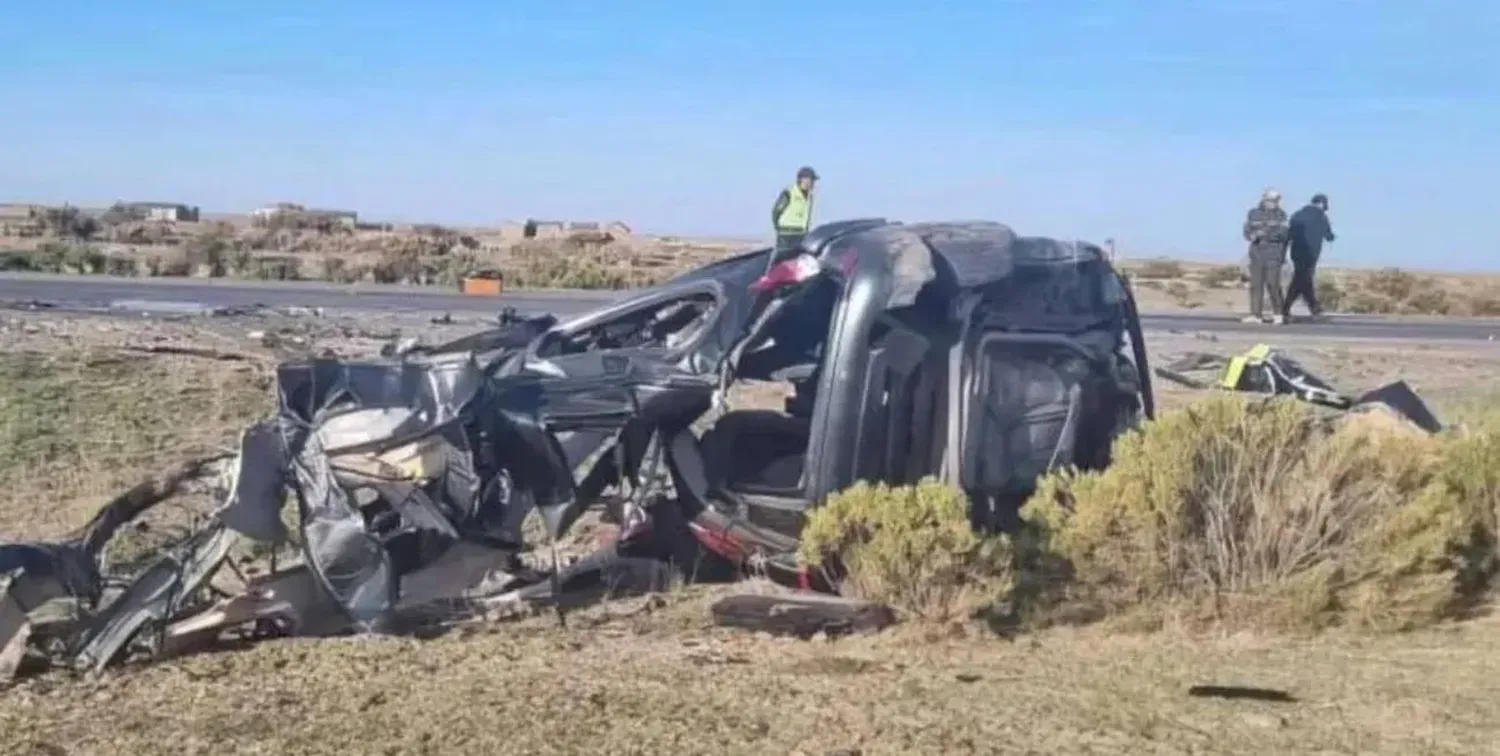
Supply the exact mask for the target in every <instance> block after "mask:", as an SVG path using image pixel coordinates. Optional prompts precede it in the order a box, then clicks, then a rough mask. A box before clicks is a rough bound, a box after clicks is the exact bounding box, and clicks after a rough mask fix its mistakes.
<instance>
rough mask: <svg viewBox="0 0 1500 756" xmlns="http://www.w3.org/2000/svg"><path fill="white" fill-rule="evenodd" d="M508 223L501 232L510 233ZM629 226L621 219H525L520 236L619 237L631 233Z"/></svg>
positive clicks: (528, 237) (533, 237)
mask: <svg viewBox="0 0 1500 756" xmlns="http://www.w3.org/2000/svg"><path fill="white" fill-rule="evenodd" d="M510 225H511V224H508V225H507V226H505V227H502V233H504V234H506V235H507V236H508V235H509V234H510V233H511V231H510ZM631 233H632V232H631V230H630V226H629V225H627V224H625V223H624V222H622V221H559V220H537V219H535V218H533V219H530V220H528V221H526V223H525V225H524V226H522V227H521V236H522V238H526V239H566V238H573V237H577V238H586V239H605V240H608V239H621V238H624V237H627V236H630V235H631Z"/></svg>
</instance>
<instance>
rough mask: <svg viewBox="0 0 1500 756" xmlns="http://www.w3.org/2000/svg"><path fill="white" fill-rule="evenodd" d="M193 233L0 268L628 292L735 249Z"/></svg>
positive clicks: (134, 238) (23, 258)
mask: <svg viewBox="0 0 1500 756" xmlns="http://www.w3.org/2000/svg"><path fill="white" fill-rule="evenodd" d="M191 225H192V226H193V228H192V230H191V231H186V232H184V233H176V234H169V235H166V236H162V237H161V238H157V237H156V236H147V235H143V234H135V233H126V234H124V235H123V236H120V235H117V236H119V238H120V239H123V241H112V242H98V241H79V240H64V239H56V238H42V239H29V240H16V241H12V242H10V243H0V270H22V271H37V272H48V273H73V274H79V275H90V274H110V275H125V276H141V277H183V276H196V277H203V278H225V277H227V278H245V279H259V280H302V279H308V280H326V281H334V282H340V283H350V282H357V281H371V282H377V283H414V284H433V285H443V286H451V285H455V284H456V283H457V282H458V280H459V279H460V278H462V277H463V276H464V275H466V274H468V273H471V272H474V271H478V270H483V269H491V268H494V269H499V270H501V271H503V272H504V273H505V275H506V278H507V284H508V285H510V286H514V287H518V288H574V289H623V288H630V287H639V286H649V285H652V284H656V283H660V282H662V281H665V280H667V279H668V278H671V277H673V276H675V275H677V274H679V273H681V272H683V271H686V270H689V269H691V268H693V267H697V266H698V265H701V264H703V263H705V262H708V261H710V260H713V259H717V258H720V257H723V256H725V255H726V254H728V253H729V252H730V249H731V248H729V247H726V246H724V245H722V244H694V243H690V242H681V241H672V240H661V239H650V238H629V239H622V240H611V239H607V238H605V239H587V238H565V239H555V240H527V241H522V242H504V243H500V242H490V243H481V241H480V240H479V239H478V238H476V237H474V236H470V235H467V234H463V233H459V232H456V231H452V230H449V229H444V228H440V227H435V226H432V227H422V228H419V229H415V230H412V231H406V232H385V231H380V232H348V231H342V230H340V231H335V232H314V231H295V230H286V229H264V228H247V229H241V228H236V227H233V226H230V225H228V224H222V223H208V224H191ZM156 230H157V231H160V229H159V228H157V229H156Z"/></svg>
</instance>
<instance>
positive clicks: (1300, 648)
mask: <svg viewBox="0 0 1500 756" xmlns="http://www.w3.org/2000/svg"><path fill="white" fill-rule="evenodd" d="M111 357H112V355H111V354H110V353H109V352H107V351H103V350H96V351H71V352H67V353H64V354H60V355H57V356H53V357H47V356H44V355H39V354H18V353H7V354H4V355H0V401H3V402H4V404H0V408H3V409H0V423H3V427H4V429H5V431H4V435H3V436H0V453H3V454H4V457H3V459H4V460H6V461H5V462H3V463H0V476H5V477H4V480H3V482H4V483H5V484H6V486H5V494H4V495H3V496H0V533H4V534H5V536H6V537H14V536H16V535H19V534H25V535H55V534H57V533H59V532H62V531H64V530H67V529H69V528H71V527H73V526H75V525H77V524H78V523H79V522H81V521H82V519H83V518H84V517H85V516H86V515H87V514H88V513H89V512H91V511H92V507H93V506H94V505H96V504H97V503H98V501H99V499H100V498H101V497H102V496H103V495H105V494H107V493H112V492H114V490H115V486H116V485H118V483H121V482H128V481H133V480H134V479H135V477H136V475H138V474H139V473H140V472H143V471H145V470H147V469H151V468H154V467H156V466H157V464H158V463H160V462H162V461H165V459H166V458H170V457H173V456H175V454H176V453H177V452H178V451H179V450H183V449H186V448H190V447H195V446H198V445H202V444H213V443H216V442H217V441H218V440H219V439H221V438H224V437H226V436H225V434H226V433H227V432H229V431H231V430H232V429H234V428H238V427H239V426H240V425H241V424H242V423H243V422H244V421H245V420H248V419H249V418H251V417H254V416H258V415H259V414H260V413H261V412H263V411H264V410H265V409H267V408H269V406H270V404H269V397H268V396H267V395H266V394H265V390H264V384H263V383H262V382H261V381H262V380H263V379H262V378H261V377H259V376H258V375H256V374H255V373H254V371H249V370H245V371H241V370H240V369H238V368H236V367H235V366H232V365H227V364H225V363H218V362H211V361H205V360H198V359H192V358H180V359H166V358H158V359H155V360H151V361H139V360H128V361H125V362H107V361H104V362H101V361H100V359H101V358H111ZM757 391H758V392H759V393H757V394H756V397H759V398H760V399H764V398H765V397H770V396H771V395H772V394H773V393H774V392H773V391H772V390H771V389H770V388H767V387H757ZM760 394H764V395H765V397H760ZM746 401H750V399H748V398H747V399H746ZM1477 401H1478V400H1476V402H1477ZM1485 409H1488V408H1485V407H1483V406H1482V405H1480V404H1476V410H1475V412H1474V414H1473V415H1472V417H1473V418H1474V419H1475V422H1474V423H1472V424H1473V425H1474V426H1475V427H1476V428H1477V427H1480V425H1481V423H1480V422H1478V420H1479V419H1480V418H1482V417H1483V416H1484V415H1485V414H1486V413H1485V412H1484V411H1482V410H1485ZM1272 419H1275V418H1272ZM1268 422H1270V421H1269V420H1268ZM1277 422H1281V421H1279V420H1278V421H1277ZM1271 427H1272V429H1277V428H1279V429H1281V430H1283V431H1285V432H1287V433H1291V432H1292V431H1293V430H1295V428H1296V426H1295V424H1291V425H1279V424H1276V423H1272V424H1271ZM53 429H55V430H53ZM64 431H66V432H64ZM1361 432H1367V433H1369V434H1370V435H1372V436H1374V437H1375V438H1376V439H1385V440H1386V442H1389V443H1396V444H1406V443H1409V442H1408V441H1406V440H1403V436H1401V434H1399V433H1397V434H1387V433H1385V431H1383V430H1380V429H1377V428H1366V429H1365V430H1364V431H1361ZM1411 443H1415V442H1411ZM1433 443H1434V444H1435V445H1437V446H1438V447H1440V449H1441V450H1442V451H1440V452H1438V453H1437V455H1436V456H1437V458H1438V460H1439V461H1443V460H1446V462H1445V463H1444V464H1438V465H1437V466H1436V467H1426V466H1425V465H1426V463H1422V464H1421V465H1418V464H1416V463H1413V462H1408V461H1403V460H1395V461H1389V462H1381V461H1379V460H1376V461H1374V462H1371V461H1368V460H1367V461H1366V462H1364V463H1361V464H1371V465H1376V466H1377V467H1379V466H1382V465H1384V466H1387V467H1390V468H1393V469H1400V468H1405V467H1421V468H1422V470H1421V471H1419V472H1421V475H1422V476H1427V477H1426V479H1427V484H1426V485H1425V486H1422V487H1421V489H1422V490H1424V491H1429V492H1433V493H1432V494H1431V495H1433V496H1434V497H1437V498H1443V497H1449V496H1458V497H1460V498H1463V499H1464V500H1469V501H1475V500H1479V499H1480V498H1482V496H1483V495H1485V492H1488V493H1489V494H1490V495H1493V492H1494V489H1493V488H1492V487H1491V486H1492V482H1493V477H1486V475H1485V474H1484V471H1486V470H1489V471H1494V470H1496V469H1497V468H1496V467H1495V466H1493V465H1491V466H1489V467H1485V466H1484V464H1483V463H1482V460H1485V459H1489V460H1493V456H1491V455H1493V453H1494V449H1493V448H1492V447H1486V446H1484V445H1482V444H1473V445H1466V446H1465V445H1460V446H1449V442H1448V441H1446V440H1444V441H1434V442H1433ZM1402 450H1403V451H1409V447H1406V446H1403V447H1402ZM1178 452H1179V453H1178V456H1181V454H1180V450H1178ZM1402 456H1404V455H1402ZM1412 456H1413V458H1415V457H1416V456H1417V455H1412ZM1320 459H1324V458H1320ZM1285 464H1287V465H1288V467H1286V468H1278V469H1290V470H1293V471H1294V472H1295V471H1296V470H1298V469H1299V468H1298V467H1297V466H1296V465H1295V464H1292V460H1288V461H1286V463H1285ZM1434 464H1436V463H1434ZM1136 469H1139V468H1136ZM1149 469H1155V470H1156V471H1157V472H1156V473H1150V474H1148V475H1146V476H1144V477H1142V478H1137V480H1138V482H1140V483H1141V485H1145V484H1146V482H1147V481H1154V480H1165V479H1166V478H1167V477H1168V476H1170V475H1171V474H1172V473H1173V471H1174V470H1175V469H1176V468H1174V467H1172V466H1171V465H1166V466H1163V467H1160V468H1148V470H1149ZM1361 469H1363V468H1361ZM1382 469H1384V468H1382ZM1423 471H1425V472H1423ZM1158 475H1159V476H1161V477H1160V478H1158V477H1157V476H1158ZM40 486H47V487H46V488H42V487H40ZM1101 490H1102V489H1101ZM1119 490H1120V491H1122V492H1123V491H1125V490H1126V489H1119ZM1326 490H1328V491H1330V492H1331V491H1333V488H1332V487H1331V486H1330V487H1329V488H1328V489H1326ZM931 493H932V496H930V497H928V498H925V499H913V498H912V497H911V496H910V495H909V494H907V493H904V492H902V493H898V492H891V493H890V494H888V495H885V496H883V497H882V498H880V499H879V500H880V501H883V502H885V503H886V504H888V505H891V504H897V503H900V502H907V503H911V502H913V501H916V502H918V503H921V502H924V501H925V502H927V503H928V504H929V505H930V506H927V507H925V509H926V510H927V511H928V512H936V513H946V514H945V515H943V516H941V517H938V518H935V519H933V520H930V522H932V523H938V526H936V527H928V528H927V529H926V530H927V532H928V533H929V534H930V535H933V536H937V535H940V534H944V533H947V534H949V535H951V536H953V537H943V538H935V540H934V541H933V542H934V543H935V544H937V546H938V547H939V548H938V552H937V553H939V554H942V555H946V556H947V557H951V556H953V555H955V554H959V555H962V554H971V553H974V552H971V551H967V550H966V548H965V546H966V543H967V542H965V541H963V540H961V539H959V538H958V537H957V536H958V535H959V534H960V533H961V532H962V531H959V530H950V529H949V528H947V527H946V526H942V525H941V524H940V523H943V522H949V523H951V522H952V521H953V519H954V518H953V517H952V516H951V515H953V514H954V513H953V512H952V511H951V510H952V506H951V504H952V501H953V499H952V497H951V496H943V495H939V493H940V492H936V491H933V492H931ZM1074 493H1075V494H1076V493H1077V491H1075V492H1074ZM1330 495H1331V494H1330ZM1122 496H1123V493H1122ZM850 500H851V501H852V497H851V499H850ZM1224 500H1225V501H1231V500H1233V497H1227V496H1226V498H1225V499H1224ZM1289 500H1290V499H1289ZM1098 501H1099V502H1100V503H1101V504H1102V503H1103V502H1104V497H1099V498H1098ZM1122 502H1124V499H1123V498H1117V499H1114V500H1113V501H1110V502H1109V503H1110V505H1112V506H1116V507H1118V506H1120V505H1121V504H1122ZM1491 505H1492V506H1493V502H1491ZM918 509H919V513H917V514H906V515H903V513H901V512H899V511H896V512H890V513H889V514H890V515H891V516H894V517H895V518H896V519H897V520H898V521H899V520H900V519H901V518H902V517H905V518H906V520H907V521H908V522H912V523H921V522H923V519H922V516H921V515H920V510H921V509H923V508H920V507H919V508H918ZM1434 509H1441V507H1436V505H1429V504H1419V505H1418V506H1417V507H1415V508H1414V509H1413V511H1414V512H1418V513H1421V512H1429V511H1433V510H1434ZM1416 519H1418V520H1421V521H1418V522H1410V521H1403V522H1407V524H1409V525H1412V526H1413V528H1412V532H1418V533H1438V532H1443V529H1442V528H1440V527H1437V526H1435V525H1434V524H1432V523H1429V522H1426V521H1425V520H1424V519H1422V518H1416ZM1386 532H1394V531H1386ZM872 536H873V534H872ZM873 540H874V539H873V538H871V539H867V542H873ZM1417 552H1418V553H1422V552H1421V550H1420V549H1419V550H1417ZM1404 553H1407V554H1410V553H1412V552H1411V551H1410V550H1408V551H1407V552H1404ZM1392 554H1393V557H1394V556H1399V555H1398V554H1396V552H1392ZM912 556H913V555H908V556H907V557H906V558H912ZM917 562H918V563H921V560H917ZM1418 562H1421V563H1422V564H1426V563H1425V562H1422V560H1418ZM892 582H897V581H892ZM711 597H712V594H710V593H706V592H705V591H704V590H701V589H693V590H683V591H679V592H674V593H673V594H671V595H670V596H668V597H666V598H664V599H656V600H654V601H642V602H636V603H630V604H625V603H617V604H612V605H608V606H605V607H600V608H598V609H596V610H591V611H586V612H581V613H579V614H577V615H575V616H574V617H573V618H572V621H571V622H570V625H569V627H568V628H559V627H557V626H556V625H555V624H554V622H553V621H552V620H550V619H548V618H533V619H529V620H525V621H522V622H519V623H513V624H495V625H488V626H482V627H474V628H468V629H465V630H461V631H457V632H454V633H450V634H449V635H447V636H444V637H440V638H436V639H431V640H425V641H418V640H415V639H403V638H342V639H323V640H311V639H298V640H286V641H275V642H269V643H265V644H262V645H259V646H257V647H254V648H250V649H248V650H236V651H225V652H222V653H213V654H204V655H200V656H194V657H189V658H184V659H179V660H175V661H170V662H166V663H162V664H158V665H153V666H149V667H144V668H127V669H122V670H118V671H113V672H109V673H107V674H106V675H105V676H103V677H102V678H101V679H99V680H97V681H89V680H80V679H73V678H70V677H69V676H67V675H64V674H61V673H54V674H50V675H47V676H44V677H40V678H35V679H32V680H28V681H26V682H23V683H21V684H20V685H18V686H16V687H15V688H13V689H10V690H4V691H0V752H3V753H14V754H59V753H68V754H79V755H82V754H114V753H131V754H157V753H160V754H169V753H170V754H179V753H185V754H194V753H203V754H209V753H212V754H221V753H299V754H301V753H306V754H335V753H337V754H343V753H349V752H357V753H393V754H395V753H402V754H404V753H413V754H415V753H457V754H465V753H474V754H491V753H544V752H546V753H684V754H688V753H714V754H719V753H747V754H749V753H805V754H828V753H867V754H868V753H891V752H900V753H993V752H997V751H1004V752H1008V753H1118V754H1137V753H1206V752H1209V753H1288V754H1291V753H1360V754H1400V755H1402V756H1406V755H1409V754H1475V753H1488V752H1491V751H1492V750H1493V747H1494V746H1493V744H1494V743H1495V742H1497V741H1500V702H1497V701H1496V699H1495V697H1494V696H1493V695H1492V692H1493V687H1494V683H1493V681H1494V679H1495V678H1496V676H1497V675H1500V647H1497V639H1500V623H1497V621H1496V620H1493V619H1489V618H1482V619H1479V620H1475V621H1471V622H1465V623H1457V624H1447V625H1440V626H1438V627H1436V628H1428V629H1421V630H1416V631H1413V632H1410V633H1406V634H1401V635H1394V636H1385V635H1376V636H1370V635H1356V634H1345V633H1331V634H1330V633H1323V634H1319V635H1316V636H1312V637H1307V638H1287V637H1283V636H1267V635H1252V634H1244V633H1240V634H1233V635H1224V634H1219V633H1194V634H1185V633H1183V632H1182V631H1181V630H1180V629H1171V630H1167V631H1162V632H1157V633H1152V634H1115V633H1112V632H1111V630H1112V629H1113V628H1110V627H1108V626H1096V627H1090V628H1081V629H1078V628H1071V629H1070V628H1052V629H1048V630H1040V631H1036V632H1032V633H1028V634H1026V635H1023V636H1020V637H1019V638H1018V639H1017V640H1015V641H1002V640H998V639H996V638H995V637H994V636H993V635H991V634H990V633H988V632H986V631H984V630H982V629H979V628H976V627H974V626H968V625H965V626H955V625H945V626H934V625H931V624H925V623H914V624H912V625H909V626H907V627H903V628H897V629H896V630H895V631H894V632H888V633H885V634H882V635H879V636H876V637H870V638H853V639H847V640H841V641H837V642H811V643H806V642H796V641H781V640H775V639H770V638H766V637H760V636H752V635H745V634H740V633H734V632H729V631H724V630H718V629H714V628H711V627H709V626H708V620H707V617H708V613H707V611H706V603H707V601H708V600H709V599H710V598H711ZM1199 684H1227V685H1250V686H1263V687H1269V688H1277V689H1282V690H1286V691H1289V692H1291V693H1292V694H1294V695H1295V696H1296V697H1297V698H1299V699H1300V701H1301V702H1300V703H1296V704H1270V703H1258V702H1253V701H1234V702H1231V701H1224V700H1217V699H1206V698H1195V697H1190V696H1188V695H1186V690H1187V688H1188V687H1189V686H1192V685H1199Z"/></svg>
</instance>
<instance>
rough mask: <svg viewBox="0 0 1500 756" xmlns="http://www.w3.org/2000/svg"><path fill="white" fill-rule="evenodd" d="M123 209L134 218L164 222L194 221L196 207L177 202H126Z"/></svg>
mask: <svg viewBox="0 0 1500 756" xmlns="http://www.w3.org/2000/svg"><path fill="white" fill-rule="evenodd" d="M124 207H125V210H126V211H127V212H128V213H129V214H130V215H131V216H132V217H134V218H137V219H139V220H148V221H163V222H166V223H177V222H183V223H196V222H198V208H196V207H193V206H191V205H184V204H182V203H179V202H126V203H124Z"/></svg>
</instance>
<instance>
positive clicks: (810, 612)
mask: <svg viewBox="0 0 1500 756" xmlns="http://www.w3.org/2000/svg"><path fill="white" fill-rule="evenodd" d="M710 611H711V612H712V613H713V618H714V623H715V624H718V625H721V626H724V627H735V628H740V629H743V630H754V631H759V632H765V633H770V634H772V635H787V636H792V637H794V638H802V639H807V638H811V637H813V636H815V635H818V634H819V633H822V634H823V635H825V636H827V637H830V638H834V637H838V636H842V635H850V634H855V633H860V634H863V633H871V632H876V631H879V630H883V629H885V628H886V627H889V626H890V625H894V624H895V623H896V614H895V612H894V611H892V610H891V608H890V607H888V606H885V605H884V604H877V603H874V602H870V601H858V600H855V599H847V598H842V597H839V596H829V595H824V594H818V593H809V592H805V591H802V592H797V593H791V592H788V593H785V594H779V595H778V594H765V593H754V594H738V595H733V596H726V597H725V598H722V599H720V600H719V601H717V602H716V603H714V605H713V607H712V609H711V610H710Z"/></svg>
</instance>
